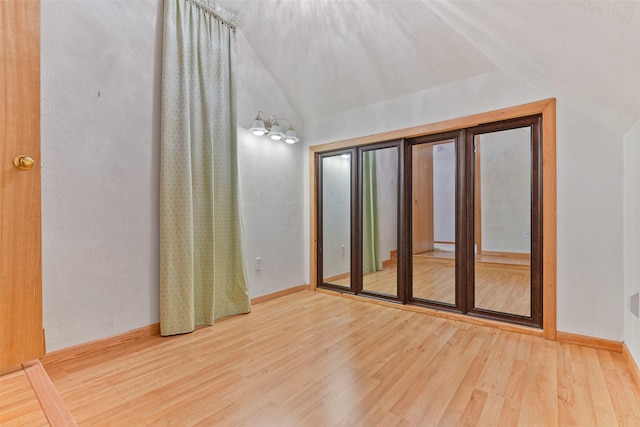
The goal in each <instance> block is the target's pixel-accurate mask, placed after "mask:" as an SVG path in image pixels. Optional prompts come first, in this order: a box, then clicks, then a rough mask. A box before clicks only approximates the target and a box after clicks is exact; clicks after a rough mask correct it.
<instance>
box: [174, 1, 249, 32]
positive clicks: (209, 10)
mask: <svg viewBox="0 0 640 427" xmlns="http://www.w3.org/2000/svg"><path fill="white" fill-rule="evenodd" d="M186 1H188V2H189V3H191V4H192V5H194V6H195V7H197V8H199V9H201V10H202V11H204V12H205V13H208V14H210V15H211V16H213V17H214V18H215V19H217V20H218V21H220V22H221V23H222V24H224V25H226V26H227V27H229V28H231V29H232V30H234V31H235V30H236V28H237V24H234V23H233V22H231V21H229V20H228V19H225V18H223V17H222V16H220V14H219V13H218V12H217V11H216V10H215V9H213V8H211V7H210V6H207V5H206V4H203V3H202V2H200V1H198V0H186ZM214 4H215V3H214ZM216 6H217V5H216ZM217 7H219V6H217Z"/></svg>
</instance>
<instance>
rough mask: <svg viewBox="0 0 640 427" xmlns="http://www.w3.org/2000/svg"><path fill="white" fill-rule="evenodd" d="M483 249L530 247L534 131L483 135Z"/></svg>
mask: <svg viewBox="0 0 640 427" xmlns="http://www.w3.org/2000/svg"><path fill="white" fill-rule="evenodd" d="M480 153H481V154H480V173H481V178H480V185H481V187H480V188H481V190H480V193H481V210H482V212H481V218H482V251H483V252H486V251H492V252H518V253H529V252H530V250H531V239H530V230H531V131H530V129H529V128H520V129H511V130H506V131H500V132H492V133H488V134H482V135H480Z"/></svg>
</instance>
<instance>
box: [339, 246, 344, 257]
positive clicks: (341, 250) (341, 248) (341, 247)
mask: <svg viewBox="0 0 640 427" xmlns="http://www.w3.org/2000/svg"><path fill="white" fill-rule="evenodd" d="M344 252H345V251H344V245H342V246H340V254H341V255H342V256H344Z"/></svg>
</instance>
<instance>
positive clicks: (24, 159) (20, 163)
mask: <svg viewBox="0 0 640 427" xmlns="http://www.w3.org/2000/svg"><path fill="white" fill-rule="evenodd" d="M34 163H35V162H34V161H33V159H32V158H31V157H29V156H26V155H24V154H22V155H20V156H16V158H15V159H13V164H14V165H15V167H17V168H18V169H20V170H23V171H26V170H29V169H31V168H32V167H33V164H34Z"/></svg>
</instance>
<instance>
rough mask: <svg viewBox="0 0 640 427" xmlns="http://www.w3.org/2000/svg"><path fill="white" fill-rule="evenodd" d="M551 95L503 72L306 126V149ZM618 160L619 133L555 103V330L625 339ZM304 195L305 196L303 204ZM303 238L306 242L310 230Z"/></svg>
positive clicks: (620, 138) (485, 75)
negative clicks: (556, 256)
mask: <svg viewBox="0 0 640 427" xmlns="http://www.w3.org/2000/svg"><path fill="white" fill-rule="evenodd" d="M552 96H553V94H549V93H543V92H541V91H537V90H535V89H533V88H531V87H529V86H526V85H524V84H522V83H520V82H518V81H516V80H514V79H513V78H511V77H509V76H507V75H506V74H504V73H502V72H500V71H496V72H490V73H486V74H483V75H480V76H476V77H472V78H469V79H465V80H461V81H458V82H455V83H451V84H447V85H443V86H440V87H437V88H434V89H430V90H425V91H422V92H417V93H414V94H411V95H408V96H405V97H401V98H397V99H393V100H389V101H385V102H381V103H377V104H372V105H369V106H367V107H364V108H360V109H357V110H352V111H349V112H346V113H343V114H339V115H336V116H331V117H326V118H320V119H316V120H311V121H307V122H305V133H306V144H307V146H310V145H318V144H323V143H327V142H333V141H339V140H343V139H348V138H353V137H358V136H363V135H371V134H375V133H379V132H384V131H389V130H395V129H402V128H407V127H410V126H417V125H421V124H426V123H433V122H437V121H441V120H446V119H452V118H456V117H462V116H467V115H471V114H476V113H481V112H485V111H490V110H495V109H499V108H505V107H510V106H514V105H519V104H523V103H527V102H532V101H537V100H540V99H544V98H548V97H552ZM307 151H308V150H307ZM305 156H307V157H308V152H307V153H305ZM622 157H623V156H622V135H620V134H619V133H617V132H615V131H613V130H610V129H608V128H606V127H604V126H603V125H601V124H598V123H595V122H594V121H593V120H591V119H589V118H588V117H586V116H584V115H583V114H582V113H580V112H578V111H576V110H574V109H572V108H571V107H569V106H568V105H567V104H566V103H564V102H563V100H562V99H561V98H559V99H558V103H557V164H558V166H557V185H558V203H557V208H558V211H557V214H558V222H557V224H558V288H557V295H558V316H557V319H558V330H561V331H566V332H572V333H577V334H583V335H589V336H594V337H601V338H607V339H612V340H622V338H623V315H622V306H621V301H622V295H623V276H622V241H623V233H622V217H623V215H622V206H623V201H622V188H623V174H622V166H623V165H622ZM303 164H305V165H307V164H308V162H306V161H305V162H303ZM307 175H308V174H307ZM306 178H307V180H308V176H307V177H306ZM306 188H308V186H305V189H306ZM308 197H309V194H308V191H306V192H305V202H307V201H308ZM306 229H307V230H308V226H307V227H306ZM305 238H306V240H307V242H308V238H309V236H308V232H307V234H306V236H305ZM305 246H306V247H308V246H307V245H305ZM306 267H307V268H308V261H307V266H306ZM307 272H308V270H307ZM307 274H308V273H307Z"/></svg>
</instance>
